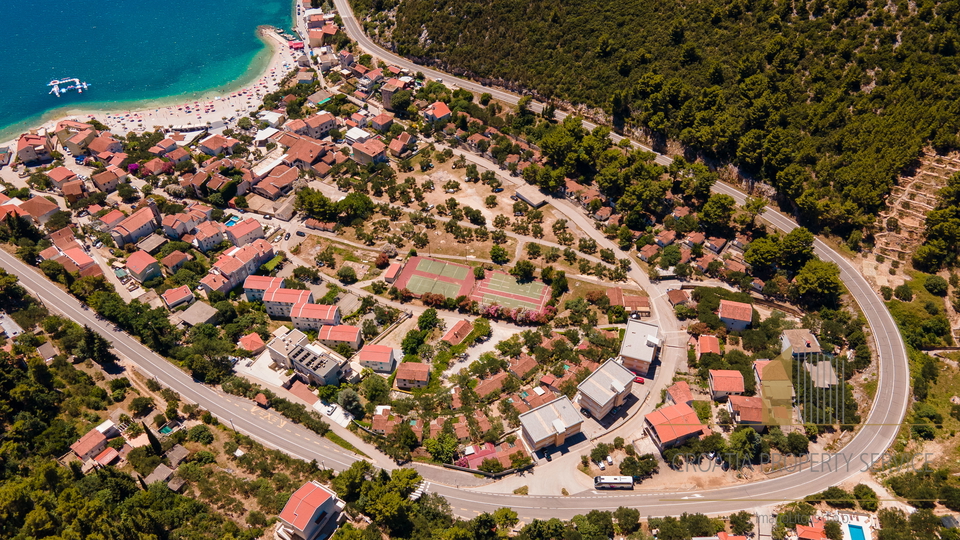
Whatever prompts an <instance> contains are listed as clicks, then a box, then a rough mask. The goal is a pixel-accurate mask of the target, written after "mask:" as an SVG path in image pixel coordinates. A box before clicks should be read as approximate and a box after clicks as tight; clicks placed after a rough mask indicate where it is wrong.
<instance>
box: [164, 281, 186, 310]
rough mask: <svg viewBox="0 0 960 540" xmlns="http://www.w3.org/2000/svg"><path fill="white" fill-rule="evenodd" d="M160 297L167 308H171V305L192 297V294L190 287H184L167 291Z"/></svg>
mask: <svg viewBox="0 0 960 540" xmlns="http://www.w3.org/2000/svg"><path fill="white" fill-rule="evenodd" d="M160 296H162V297H163V301H164V302H166V303H167V305H168V306H172V305H173V304H176V303H178V302H181V301H183V299H184V298H189V297H190V296H193V292H192V291H191V290H190V287H188V286H186V285H184V286H182V287H177V288H176V289H167V290H166V291H165V292H164V293H163V294H162V295H160Z"/></svg>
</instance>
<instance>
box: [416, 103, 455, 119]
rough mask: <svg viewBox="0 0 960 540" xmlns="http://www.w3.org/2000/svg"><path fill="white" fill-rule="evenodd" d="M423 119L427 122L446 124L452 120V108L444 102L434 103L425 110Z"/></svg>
mask: <svg viewBox="0 0 960 540" xmlns="http://www.w3.org/2000/svg"><path fill="white" fill-rule="evenodd" d="M423 117H424V118H425V119H426V120H427V122H445V121H447V120H449V119H450V107H447V104H446V103H444V102H442V101H437V102H434V103H433V104H432V105H430V106H429V107H427V108H426V109H424V111H423Z"/></svg>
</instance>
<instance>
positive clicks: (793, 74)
mask: <svg viewBox="0 0 960 540" xmlns="http://www.w3.org/2000/svg"><path fill="white" fill-rule="evenodd" d="M353 5H354V7H355V9H356V10H357V12H358V15H361V16H366V17H367V18H368V22H367V24H366V30H367V32H369V33H371V34H373V35H376V36H378V37H379V38H380V39H381V41H383V42H385V43H388V44H393V45H394V46H395V47H396V50H397V51H398V52H399V53H401V54H403V55H405V56H408V57H412V58H414V59H416V60H418V61H421V62H424V63H430V64H434V65H438V66H440V67H442V68H446V69H449V70H450V71H452V72H454V73H464V74H466V75H467V76H471V77H474V78H477V79H480V80H485V81H488V82H491V83H493V84H498V85H502V86H505V87H508V88H511V89H526V90H530V91H533V92H535V93H536V94H538V95H539V96H540V97H541V98H543V99H547V100H550V99H563V100H570V101H573V102H577V103H584V104H587V105H590V106H595V107H602V108H603V109H605V110H606V111H607V112H608V113H610V114H613V115H614V123H615V124H626V125H628V126H629V125H636V126H641V127H643V128H645V129H647V130H648V131H649V133H650V134H651V136H652V137H653V138H654V140H658V141H660V142H661V143H662V142H664V141H665V140H666V139H668V138H669V139H674V140H679V141H681V142H683V143H684V144H685V145H687V147H688V148H690V149H692V150H693V151H695V152H700V153H701V155H702V156H704V157H707V158H712V159H716V160H719V161H720V162H731V163H734V164H736V165H738V166H739V167H740V169H741V171H742V172H743V173H745V174H746V175H749V176H752V177H754V178H756V179H760V180H763V181H766V182H769V183H771V184H772V185H774V186H775V187H776V188H777V189H778V190H779V193H780V194H781V196H782V197H784V199H786V200H789V201H791V202H792V203H793V204H794V205H795V208H796V209H797V210H798V211H799V212H800V213H801V214H802V216H803V217H804V218H805V219H806V220H807V222H808V223H809V224H811V225H815V226H816V225H819V226H820V227H830V228H832V229H833V230H834V231H835V232H840V233H841V234H842V233H844V232H845V231H850V230H852V228H853V227H854V226H856V227H861V226H863V225H865V224H868V223H870V222H872V220H873V215H874V214H875V213H876V211H877V209H878V208H881V207H882V206H883V204H884V203H883V198H884V195H885V194H886V193H887V192H888V191H889V189H890V186H891V185H892V184H893V183H894V182H895V180H896V178H897V176H898V174H899V173H900V172H901V171H903V170H904V169H906V168H908V167H910V166H911V165H912V164H913V163H914V161H915V160H916V158H917V157H918V155H919V151H920V149H921V148H922V147H923V146H924V145H926V144H932V145H933V146H934V147H936V148H937V149H940V150H945V149H949V148H954V147H955V146H956V145H957V132H958V126H960V100H958V97H960V85H958V82H960V80H958V75H957V72H958V67H960V62H958V58H957V56H956V53H957V51H958V47H960V33H958V30H957V28H958V18H960V2H958V1H957V0H951V1H945V2H933V1H930V0H926V1H921V2H917V3H916V4H914V3H910V2H907V1H905V0H898V1H896V2H883V3H874V2H865V1H863V0H811V1H809V2H799V1H796V2H786V1H780V2H773V1H771V0H705V1H701V2H627V3H623V2H618V1H615V0H591V1H588V2H587V3H583V2H572V1H569V0H533V1H530V2H512V1H507V0H495V1H492V2H478V1H470V0H468V1H464V2H449V1H446V0H404V1H402V2H399V1H398V0H353ZM392 10H395V15H393V11H392ZM394 19H395V21H394ZM394 24H395V26H394Z"/></svg>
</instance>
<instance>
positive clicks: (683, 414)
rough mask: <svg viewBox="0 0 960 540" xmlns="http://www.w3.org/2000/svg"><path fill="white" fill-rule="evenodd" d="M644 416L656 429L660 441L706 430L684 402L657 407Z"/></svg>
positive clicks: (666, 441)
mask: <svg viewBox="0 0 960 540" xmlns="http://www.w3.org/2000/svg"><path fill="white" fill-rule="evenodd" d="M644 418H646V420H647V422H649V423H650V425H652V426H653V429H654V430H656V432H657V437H658V438H659V439H660V442H661V443H669V442H672V441H676V440H678V439H681V438H683V437H686V436H688V435H692V434H694V433H698V432H704V431H706V430H707V427H706V426H704V425H703V424H701V423H700V419H699V418H697V413H696V412H695V411H694V410H693V409H692V408H691V407H690V406H689V405H687V404H686V403H678V404H676V405H671V406H669V407H663V408H661V409H657V410H655V411H653V412H652V413H650V414H648V415H647V416H645V417H644Z"/></svg>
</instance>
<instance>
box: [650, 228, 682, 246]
mask: <svg viewBox="0 0 960 540" xmlns="http://www.w3.org/2000/svg"><path fill="white" fill-rule="evenodd" d="M676 239H677V233H676V231H660V233H659V234H658V235H657V236H656V237H655V238H654V241H655V242H656V243H657V245H658V246H660V247H662V248H663V247H667V246H669V245H671V244H673V243H674V241H676Z"/></svg>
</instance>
